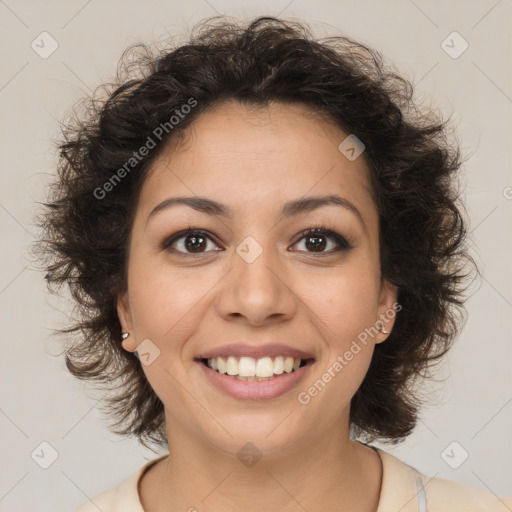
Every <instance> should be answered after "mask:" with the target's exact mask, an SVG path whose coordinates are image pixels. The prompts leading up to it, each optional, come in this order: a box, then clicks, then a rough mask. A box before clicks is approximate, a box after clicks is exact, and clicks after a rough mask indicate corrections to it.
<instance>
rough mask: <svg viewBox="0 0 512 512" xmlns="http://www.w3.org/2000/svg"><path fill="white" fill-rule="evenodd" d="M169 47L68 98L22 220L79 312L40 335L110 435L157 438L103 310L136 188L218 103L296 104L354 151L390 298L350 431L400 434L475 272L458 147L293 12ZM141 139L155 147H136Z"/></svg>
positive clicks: (154, 399) (50, 280)
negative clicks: (94, 400)
mask: <svg viewBox="0 0 512 512" xmlns="http://www.w3.org/2000/svg"><path fill="white" fill-rule="evenodd" d="M170 46H171V47H170V48H166V49H165V50H161V49H157V50H155V49H151V48H150V47H148V46H146V45H144V44H138V45H134V46H132V47H130V48H128V49H127V50H126V51H125V53H124V54H123V58H122V59H121V61H120V64H119V68H118V71H117V76H116V80H115V82H114V83H109V84H106V85H102V86H100V87H99V88H98V89H97V90H96V92H95V93H94V94H93V95H92V97H90V98H86V99H85V100H84V101H83V102H82V103H80V105H79V106H78V107H77V108H75V110H74V111H73V115H72V116H71V118H70V119H68V120H67V122H66V123H64V124H63V137H62V138H61V140H59V141H58V142H57V144H58V149H59V152H60V160H59V163H58V175H57V177H56V178H55V179H54V181H53V182H52V184H51V185H50V188H49V190H48V195H47V201H48V202H46V203H42V204H43V205H44V211H43V212H42V213H41V214H40V216H39V217H38V221H39V222H38V225H39V227H40V228H42V236H41V240H40V241H39V249H40V252H41V254H42V261H43V268H44V270H45V272H46V275H45V279H46V281H47V284H48V288H49V290H50V291H51V292H52V293H53V292H54V291H56V290H57V289H58V288H60V287H61V286H62V285H63V284H64V283H67V285H68V286H69V289H70V292H71V296H72V298H73V299H74V301H76V306H77V307H76V309H77V310H78V312H79V314H78V318H77V319H76V323H75V324H74V325H72V326H71V327H69V328H65V329H60V330H58V331H56V332H58V333H59V334H64V335H65V337H66V339H67V340H68V343H67V344H66V348H65V361H66V365H67V368H68V369H69V371H70V372H71V373H72V374H73V375H74V376H75V377H77V378H79V379H84V380H90V381H95V383H96V386H97V387H100V388H103V389H106V390H107V393H106V394H105V397H104V404H103V405H104V409H105V410H106V413H107V415H108V416H110V417H112V418H115V419H116V420H117V421H116V422H115V424H114V425H110V428H111V429H112V430H113V431H114V432H115V433H116V434H120V435H132V436H136V437H137V438H138V439H139V440H140V441H141V442H142V443H143V444H144V445H145V446H147V447H149V446H150V444H152V443H156V445H158V446H165V445H166V443H167V435H166V431H165V415H164V407H163V404H162V402H161V401H160V399H159V398H158V396H157V395H156V394H155V392H154V391H153V389H152V388H151V386H150V384H149V383H148V381H147V379H146V377H145V374H144V372H143V370H142V367H141V364H140V361H139V360H138V358H137V357H136V355H134V354H132V353H129V352H127V351H125V350H124V349H123V348H122V346H121V343H120V337H121V334H122V333H121V325H120V322H119V318H118V315H117V310H116V304H117V297H118V295H119V294H121V293H123V292H125V291H126V289H127V279H126V276H127V263H128V256H127V248H128V247H129V242H130V233H131V227H132V222H133V219H134V214H135V211H136V208H137V202H138V197H139V193H140V190H141V186H142V184H143V182H144V180H145V178H146V176H147V172H148V170H149V169H150V168H151V165H152V162H154V160H155V158H156V157H157V156H158V155H159V153H160V149H161V148H162V147H164V146H165V145H166V144H167V143H168V142H169V141H170V140H174V139H176V138H178V137H179V136H180V134H181V135H182V134H183V133H184V131H185V129H186V128H187V126H189V125H190V124H191V123H192V122H193V121H194V119H196V118H197V117H198V116H199V115H200V114H201V113H202V112H205V111H206V110H208V109H211V108H214V107H215V106H216V105H218V104H219V103H220V102H221V101H224V100H231V99H234V100H238V101H240V102H243V103H245V104H251V105H256V106H266V105H268V104H269V102H271V101H279V102H294V103H297V102H298V103H301V104H304V105H307V106H309V107H310V108H311V109H312V110H314V111H315V112H317V113H319V114H320V115H322V116H323V117H324V118H325V119H328V120H330V121H331V122H334V123H336V125H337V126H339V128H340V129H341V130H343V131H344V132H345V133H348V134H354V135H356V136H357V137H358V138H359V139H360V140H361V141H362V142H363V143H364V145H365V148H366V149H365V151H364V153H363V157H364V158H365V161H366V163H367V166H368V168H369V171H370V178H371V185H372V192H373V195H374V200H375V204H376V206H377V210H378V213H379V219H380V221H379V222H380V224H379V239H380V263H381V274H382V278H383V279H386V280H388V281H389V282H390V283H392V284H394V285H396V286H397V287H398V302H399V304H400V305H401V306H402V309H401V311H400V313H399V314H398V315H397V317H396V321H395V325H394V328H393V330H392V332H391V334H390V335H389V337H388V339H387V340H386V342H385V343H380V344H377V345H376V347H375V351H374V354H373V359H372V361H371V365H370V368H369V370H368V372H367V374H366V376H365V378H364V381H363V382H362V384H361V386H360V388H359V389H358V390H357V392H356V393H355V395H354V397H353V398H352V402H351V410H350V422H351V429H352V432H353V433H354V435H355V436H358V437H363V438H366V440H369V441H372V440H375V439H380V440H382V441H383V442H388V443H398V442H400V441H402V440H403V439H404V438H405V437H406V436H408V435H409V434H410V433H411V432H412V430H413V429H414V427H415V425H416V422H417V421H418V414H419V411H420V408H421V405H422V403H423V399H422V398H420V396H419V393H417V392H416V390H415V389H413V388H414V386H413V383H414V382H415V381H416V378H417V377H419V376H420V377H426V376H427V375H428V374H429V372H428V371H427V370H429V369H430V368H431V366H432V363H435V362H437V360H439V358H441V356H443V355H444V354H445V353H446V352H447V351H448V350H449V348H450V347H451V345H452V342H453V341H454V339H455V337H456V336H457V334H458V332H459V329H460V325H461V321H462V323H463V321H465V314H464V313H465V308H464V302H465V300H466V298H465V296H464V292H465V291H466V289H467V287H463V284H464V283H465V280H466V279H467V278H468V277H469V276H470V274H471V273H472V272H473V271H474V270H476V271H477V273H478V268H477V267H476V264H475V262H474V260H473V258H472V257H471V256H470V255H469V249H468V247H469V246H468V237H469V233H468V231H467V220H465V219H463V216H462V215H461V212H462V210H463V209H464V205H463V204H462V203H461V202H460V201H459V191H458V188H459V186H458V180H456V178H457V176H458V171H459V170H460V168H461V166H462V161H461V155H460V149H459V147H458V145H457V144H456V143H454V142H453V141H450V140H449V139H450V137H448V131H449V129H448V124H447V121H442V119H441V116H440V115H439V114H438V113H435V112H434V111H433V110H432V109H431V108H425V107H420V106H419V103H418V102H417V101H416V100H415V101H413V86H412V84H411V83H410V82H409V81H408V80H406V79H404V78H403V77H402V76H400V74H399V73H398V72H397V71H396V69H395V68H394V67H393V66H392V65H390V64H384V62H383V59H382V56H381V55H380V53H378V52H376V51H375V50H373V49H370V48H368V47H366V46H364V45H362V44H359V43H357V42H355V41H354V40H352V39H350V38H348V37H341V36H338V37H328V38H322V39H315V38H313V36H312V35H311V31H310V28H309V27H308V26H307V25H305V24H304V23H303V22H298V21H284V20H281V19H278V18H274V17H259V18H257V19H255V20H253V21H251V22H245V23H244V22H240V21H237V20H233V19H227V18H225V17H214V18H209V19H207V20H203V21H202V22H201V23H199V24H198V25H196V26H195V27H194V29H193V31H192V34H191V36H190V40H188V41H186V42H185V43H182V44H179V45H178V44H176V43H174V44H172V45H170ZM184 105H189V106H190V108H187V109H185V107H184ZM192 105H193V108H192ZM183 113H186V114H187V115H182V114H183ZM172 116H174V118H175V121H172V119H171V118H172ZM178 118H179V120H178V122H176V119H178ZM162 127H164V128H163V129H162ZM155 134H160V137H157V136H156V135H155ZM148 137H150V138H151V139H152V140H153V142H156V147H155V148H154V149H152V150H151V151H149V152H147V154H146V155H145V156H144V157H143V158H142V157H140V155H139V153H138V151H139V150H140V148H142V147H144V146H145V145H147V143H148V140H149V139H148ZM167 145H168V144H167ZM135 154H137V158H136V161H135V160H133V159H134V158H135V157H134V155H135ZM139 157H140V158H139ZM127 162H130V167H131V168H127ZM121 169H124V172H123V171H122V170H121ZM130 171H131V172H130ZM121 178H122V179H121ZM105 191H108V193H106V192H105ZM464 271H465V272H464ZM71 333H76V334H77V335H76V336H73V338H72V339H71V337H69V336H68V335H69V334H71Z"/></svg>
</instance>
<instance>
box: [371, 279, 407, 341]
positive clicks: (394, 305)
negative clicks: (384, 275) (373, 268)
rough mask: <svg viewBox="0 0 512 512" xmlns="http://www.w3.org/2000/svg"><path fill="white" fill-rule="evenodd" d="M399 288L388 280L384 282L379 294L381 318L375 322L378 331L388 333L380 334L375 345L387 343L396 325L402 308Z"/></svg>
mask: <svg viewBox="0 0 512 512" xmlns="http://www.w3.org/2000/svg"><path fill="white" fill-rule="evenodd" d="M397 296H398V287H397V286H395V285H394V284H391V283H390V282H389V281H387V280H385V279H384V280H382V283H381V287H380V293H379V307H378V313H379V316H378V318H377V321H376V322H375V324H376V327H377V328H378V329H382V328H383V329H385V330H386V331H388V332H387V334H386V333H383V332H379V333H378V334H377V336H376V337H375V343H382V342H383V341H385V340H386V339H387V338H388V336H389V334H390V333H391V331H392V330H393V325H395V319H396V315H397V314H398V312H399V311H400V310H401V309H402V306H401V305H400V304H398V302H397Z"/></svg>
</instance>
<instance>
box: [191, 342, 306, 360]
mask: <svg viewBox="0 0 512 512" xmlns="http://www.w3.org/2000/svg"><path fill="white" fill-rule="evenodd" d="M229 356H234V357H243V356H245V357H254V358H255V359H258V358H260V357H277V356H285V357H293V358H294V359H315V357H314V355H313V354H311V353H308V352H304V351H302V350H299V349H297V348H294V347H288V346H286V345H282V344H281V345H280V344H278V343H271V344H267V345H261V344H255V345H250V344H245V343H237V344H232V345H224V346H222V347H217V348H212V349H210V350H207V351H206V352H203V353H202V354H201V355H199V356H197V359H212V358H214V357H229Z"/></svg>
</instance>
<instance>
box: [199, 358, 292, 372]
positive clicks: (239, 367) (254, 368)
mask: <svg viewBox="0 0 512 512" xmlns="http://www.w3.org/2000/svg"><path fill="white" fill-rule="evenodd" d="M300 361H301V360H300V359H294V358H293V357H283V356H278V357H275V358H271V357H261V358H259V359H254V357H233V356H229V357H228V358H227V359H226V358H224V357H215V358H213V359H208V366H209V367H210V368H212V369H213V370H217V371H218V372H220V373H227V374H228V375H239V376H240V377H272V375H274V374H275V375H280V374H282V373H283V372H286V373H291V372H292V371H294V370H298V369H299V367H300Z"/></svg>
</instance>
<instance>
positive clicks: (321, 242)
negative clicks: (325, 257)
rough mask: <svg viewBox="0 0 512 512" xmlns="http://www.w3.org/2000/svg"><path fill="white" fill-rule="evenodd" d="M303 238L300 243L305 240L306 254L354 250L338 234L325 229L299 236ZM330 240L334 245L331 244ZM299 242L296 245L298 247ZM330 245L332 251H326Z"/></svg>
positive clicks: (311, 230)
mask: <svg viewBox="0 0 512 512" xmlns="http://www.w3.org/2000/svg"><path fill="white" fill-rule="evenodd" d="M299 236H300V237H301V238H300V240H299V242H301V241H302V240H304V245H305V247H306V252H312V253H318V254H330V253H334V252H339V251H342V250H349V249H352V246H351V245H350V244H349V243H348V242H347V240H346V239H345V238H343V237H342V236H341V235H339V234H338V233H335V232H334V231H330V230H328V229H324V228H312V229H308V230H306V231H303V232H302V233H300V235H299ZM329 240H330V241H331V242H333V241H334V243H331V244H329ZM297 244H298V242H297V243H296V244H295V245H297ZM328 245H330V246H331V247H330V249H329V250H327V251H325V249H326V247H327V246H328Z"/></svg>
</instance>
